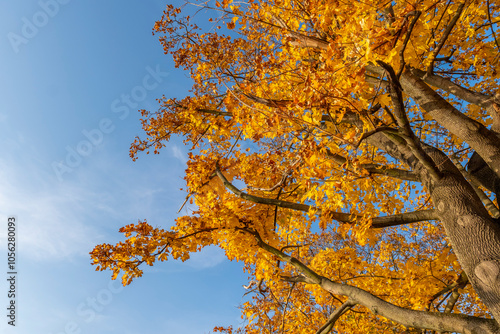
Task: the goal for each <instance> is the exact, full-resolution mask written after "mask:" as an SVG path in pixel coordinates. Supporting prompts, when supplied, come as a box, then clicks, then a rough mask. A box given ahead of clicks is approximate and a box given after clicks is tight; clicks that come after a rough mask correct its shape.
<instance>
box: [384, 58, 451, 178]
mask: <svg viewBox="0 0 500 334" xmlns="http://www.w3.org/2000/svg"><path fill="white" fill-rule="evenodd" d="M377 63H378V64H379V65H380V66H382V67H383V68H384V69H385V71H386V72H387V77H388V79H389V91H390V95H391V100H392V104H393V106H394V116H395V117H396V120H397V122H398V125H399V127H400V128H401V131H402V133H403V134H404V138H405V140H406V143H407V144H408V146H409V147H410V149H411V151H412V152H413V154H414V155H415V157H416V158H417V159H418V160H419V161H420V163H421V164H422V165H423V166H424V167H425V168H426V169H427V171H428V172H429V175H430V176H431V177H432V178H433V179H434V181H438V180H439V179H441V177H442V173H441V172H440V171H439V169H438V168H437V167H436V164H435V163H434V161H433V160H432V159H431V157H430V156H429V155H428V154H427V153H426V152H425V151H424V150H423V148H422V145H421V144H420V140H419V139H418V138H417V137H416V136H415V134H414V133H413V130H412V128H411V126H410V122H409V121H408V118H407V116H406V112H405V107H404V104H403V93H402V90H403V88H402V87H401V85H400V84H399V80H398V78H397V76H396V73H395V72H394V69H393V68H392V67H391V66H390V65H388V64H386V63H384V62H382V61H377Z"/></svg>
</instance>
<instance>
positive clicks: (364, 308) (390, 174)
mask: <svg viewBox="0 0 500 334" xmlns="http://www.w3.org/2000/svg"><path fill="white" fill-rule="evenodd" d="M191 5H192V6H193V5H194V8H199V9H200V10H203V11H206V10H208V11H209V12H210V13H212V14H213V15H212V18H210V20H209V22H200V20H199V19H197V20H194V19H193V18H192V17H190V16H187V15H186V14H184V11H189V8H193V7H186V8H184V9H182V10H181V9H179V8H175V7H173V6H171V5H169V6H168V7H167V9H166V11H165V12H164V15H163V17H162V18H161V20H159V21H158V22H157V23H156V25H155V27H154V31H155V33H156V34H158V35H159V37H160V41H161V43H162V45H163V47H164V50H165V53H166V54H171V55H172V56H173V58H174V60H175V63H176V66H177V67H180V68H183V69H185V70H186V71H188V72H189V74H190V76H191V78H192V80H193V87H192V90H191V95H190V96H188V97H186V98H184V99H171V98H167V97H165V98H163V99H162V100H160V108H159V110H158V111H156V112H149V111H145V110H142V111H141V112H142V115H143V120H142V125H143V128H144V130H145V132H146V138H145V139H140V138H137V139H136V141H135V142H134V143H133V144H132V148H131V157H132V158H133V159H137V155H138V154H139V153H140V152H142V151H147V152H148V151H149V150H150V149H153V150H154V152H155V153H159V152H160V149H161V148H162V147H164V146H165V145H167V143H168V140H169V138H170V136H171V135H181V136H183V138H184V140H185V143H186V145H187V146H188V147H190V149H191V153H190V154H189V161H188V163H187V170H186V176H185V181H186V184H187V198H186V201H190V202H191V203H192V204H194V206H195V207H196V209H195V211H194V212H192V213H191V214H189V215H186V216H182V217H180V218H178V219H177V220H176V224H175V225H174V226H173V227H172V228H171V229H169V230H163V229H159V228H153V227H152V226H150V225H148V224H147V223H146V222H139V223H138V224H135V225H128V226H126V227H124V228H122V229H121V232H123V233H124V234H125V237H126V240H125V241H124V242H120V243H118V244H117V245H99V246H97V247H96V248H95V249H94V251H93V252H92V253H91V256H92V258H93V261H94V264H95V265H96V266H97V268H96V269H97V270H105V269H111V270H112V271H113V279H115V278H117V276H118V275H119V274H120V272H122V273H123V276H122V280H123V283H124V285H125V284H129V283H130V282H131V281H132V279H133V278H135V277H140V276H141V275H142V271H141V270H140V268H139V265H141V264H142V263H146V264H148V265H153V263H154V262H155V261H156V260H159V261H165V260H167V259H168V258H173V259H181V260H186V259H188V258H189V254H190V253H192V252H196V251H199V250H201V249H202V248H203V247H205V246H209V245H216V246H218V247H220V248H222V249H224V250H225V253H226V255H227V258H228V259H230V260H238V261H242V263H244V267H245V270H246V271H247V272H248V273H249V276H250V280H249V285H248V286H247V291H246V292H247V293H249V294H250V296H251V298H249V299H248V301H247V302H245V303H244V304H243V305H242V314H243V317H244V318H245V319H246V320H247V321H246V323H245V324H244V325H243V326H242V327H241V328H239V329H233V328H231V327H227V328H224V327H216V328H215V329H214V331H215V332H226V333H323V334H325V333H328V332H331V331H334V332H336V333H373V332H390V333H403V332H405V331H406V330H408V328H412V327H419V328H434V329H436V328H438V329H439V328H451V329H452V330H454V331H460V330H456V329H455V328H465V327H432V326H431V325H422V324H421V323H417V322H411V321H410V320H408V321H407V322H404V321H400V320H398V319H399V318H397V317H394V316H392V313H393V312H396V311H387V312H385V311H380V310H382V309H383V307H386V306H387V305H389V304H390V305H391V306H395V307H399V308H402V309H403V308H404V309H405V310H414V311H424V312H425V313H429V314H430V313H433V314H435V312H441V313H443V314H452V313H463V314H466V315H470V316H475V317H490V314H489V312H488V309H487V308H486V307H485V306H484V305H483V303H482V302H481V301H480V298H479V297H478V295H477V294H476V292H475V291H474V289H473V288H472V286H471V285H470V284H468V283H469V282H468V279H467V275H466V274H465V273H464V272H463V271H462V268H461V265H460V264H459V261H458V260H457V257H456V256H455V253H454V251H453V250H452V247H451V245H450V243H449V241H448V239H447V238H446V234H445V231H444V229H443V227H442V225H441V224H440V223H439V219H440V217H439V216H438V214H437V213H436V210H435V209H434V206H435V203H433V200H432V198H431V194H430V192H431V190H432V189H433V187H434V183H433V182H435V181H436V180H438V179H439V178H440V177H441V174H442V173H443V171H442V169H441V165H440V164H439V163H436V161H438V160H437V159H438V158H436V156H435V155H433V153H432V152H433V151H432V150H431V149H430V147H432V148H434V149H435V150H439V152H440V153H439V154H440V156H445V157H446V156H448V157H450V158H453V160H454V161H455V162H456V163H457V166H459V167H460V166H462V165H461V164H460V162H461V161H462V162H463V161H464V160H465V159H468V157H469V156H470V153H472V151H471V150H470V147H469V145H468V143H467V142H466V140H464V138H459V136H457V135H456V133H454V132H453V131H450V127H447V126H443V124H442V122H441V121H440V119H439V118H437V117H434V116H433V115H432V114H431V113H430V112H427V111H426V110H425V108H423V104H422V102H421V101H419V100H418V98H416V97H415V96H410V94H407V93H406V92H405V90H404V89H402V88H401V84H400V82H403V80H406V79H405V75H407V76H408V78H412V77H416V78H418V80H434V81H433V83H430V85H431V86H435V87H436V88H435V89H434V92H435V94H439V95H440V96H442V97H443V98H444V99H445V100H446V101H447V103H449V104H450V105H451V106H453V107H454V108H456V109H458V110H460V111H461V113H462V114H463V115H466V116H467V117H468V118H469V119H472V120H475V121H478V122H480V123H481V124H483V125H484V126H488V125H491V123H492V118H491V117H489V116H488V113H487V111H486V109H485V107H484V105H478V104H473V103H467V102H464V101H463V100H461V98H460V96H458V94H456V92H453V91H452V90H450V89H448V90H446V89H445V88H444V87H443V86H442V85H441V86H439V85H438V84H436V82H438V80H445V81H446V82H450V83H453V84H455V85H457V87H460V88H461V89H465V90H467V89H474V90H475V91H476V92H478V93H480V94H484V95H491V96H493V95H494V94H495V93H496V92H497V90H498V85H499V82H498V78H499V75H500V73H498V61H499V55H500V53H499V50H500V47H499V45H498V42H499V41H498V40H497V37H496V34H495V30H496V28H497V23H498V20H499V11H500V5H499V4H498V3H495V2H491V3H490V2H489V1H470V0H465V1H464V2H457V1H451V0H450V1H444V0H416V1H392V2H388V1H379V0H368V1H340V0H328V1H325V0H305V1H304V0H275V1H273V0H261V1H255V0H249V1H246V2H236V1H232V0H224V1H223V2H222V3H221V2H218V1H215V2H213V3H212V2H200V3H194V4H191ZM203 15H204V13H201V14H198V16H203ZM195 17H196V16H195ZM195 21H196V22H197V24H195V23H194V22H195ZM200 27H201V28H200ZM408 80H409V79H408ZM415 80H416V79H415ZM426 82H428V81H426ZM499 110H500V109H499ZM464 172H465V171H464ZM234 181H238V182H234ZM235 184H241V185H242V186H240V187H237V186H235ZM242 188H244V189H242ZM478 190H479V189H478ZM479 191H480V190H479ZM483 199H484V200H485V201H488V200H489V199H488V197H487V196H484V198H483ZM490 202H491V201H490ZM489 208H490V209H491V210H495V209H496V207H495V206H494V205H490V207H489ZM491 212H492V213H493V214H494V211H491ZM353 289H354V290H353ZM370 298H375V299H370ZM382 302H387V303H388V304H383V303H382ZM387 307H388V306H387ZM399 308H397V309H396V310H402V309H399ZM377 310H379V311H377ZM384 310H385V309H384ZM397 312H399V311H397ZM380 314H381V315H382V316H381V315H380ZM412 315H414V314H413V313H412ZM460 317H461V316H457V317H455V318H453V317H452V318H450V319H462V318H460ZM447 319H448V318H447ZM463 319H465V318H463ZM453 321H455V320H453ZM456 321H458V320H456ZM464 321H465V320H464ZM453 323H454V324H456V322H453ZM488 324H489V323H488ZM450 326H451V325H450ZM457 326H458V325H457ZM460 326H461V325H460Z"/></svg>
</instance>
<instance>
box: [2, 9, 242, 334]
mask: <svg viewBox="0 0 500 334" xmlns="http://www.w3.org/2000/svg"><path fill="white" fill-rule="evenodd" d="M166 4H167V3H166V2H164V1H160V0H148V1H131V0H129V1H117V0H108V1H96V0H86V1H81V0H80V1H79V0H64V1H63V0H41V1H32V0H23V1H7V0H0V6H1V8H0V36H1V38H0V56H1V58H0V59H1V61H0V92H1V93H0V96H1V98H0V129H1V134H0V141H1V150H0V152H1V154H0V189H1V190H0V219H1V220H2V223H1V224H0V254H1V255H0V261H1V262H0V263H2V264H1V265H0V267H1V268H4V269H3V270H2V275H3V277H5V278H4V279H2V280H0V282H1V283H0V296H1V297H0V305H1V309H3V310H4V311H3V313H2V317H1V318H0V319H2V320H1V321H0V332H1V333H6V334H7V333H17V334H28V333H29V334H32V333H42V334H60V333H68V334H69V333H81V334H83V333H94V334H100V333H126V334H127V333H130V334H135V333H137V334H139V333H141V334H142V333H148V334H155V333H174V334H175V333H187V334H190V333H209V332H210V331H211V329H212V328H213V327H214V326H216V325H237V324H238V323H239V322H240V321H241V320H240V313H239V310H238V309H237V306H238V305H239V304H240V303H241V301H242V299H241V298H242V295H243V293H244V292H245V290H244V289H243V288H242V285H243V284H245V283H246V282H247V277H246V274H244V273H242V271H241V266H240V264H238V263H231V262H228V261H227V260H225V257H224V254H223V252H221V251H220V250H218V249H215V248H210V249H206V250H205V251H203V252H202V253H199V254H196V255H195V256H194V257H193V259H192V260H190V261H187V262H185V263H179V262H167V263H161V264H158V265H156V266H155V267H154V268H152V269H148V270H146V271H145V275H144V276H143V277H142V278H140V279H138V280H136V281H134V282H133V283H132V285H130V286H128V287H125V288H121V287H120V285H119V284H118V282H113V283H110V282H111V281H110V272H95V271H94V268H93V267H92V266H91V265H90V259H89V255H88V252H89V251H91V250H92V248H93V247H94V245H96V244H98V243H103V242H109V243H113V242H116V241H118V240H120V239H121V238H122V236H121V235H120V234H119V233H118V232H117V231H118V229H119V228H120V227H121V226H124V225H126V224H129V223H134V222H136V221H137V220H138V219H147V220H148V221H149V222H150V223H151V224H153V225H161V226H163V227H168V226H170V225H171V224H172V223H173V221H174V219H175V217H176V216H177V213H176V212H177V210H178V209H179V207H180V205H181V204H182V202H183V201H184V197H185V193H184V192H182V191H180V190H179V188H181V187H183V186H184V183H183V179H182V178H183V174H184V168H185V162H186V159H187V150H186V148H185V147H184V146H183V144H182V140H180V139H174V140H172V141H171V143H170V144H169V145H168V147H166V148H165V149H164V150H163V152H162V153H161V154H160V155H147V156H146V155H142V156H141V157H140V158H139V160H138V161H136V162H132V160H131V159H130V158H129V156H128V154H129V146H130V143H131V142H132V141H133V139H134V137H135V136H136V135H142V130H141V129H140V122H139V117H140V115H139V113H138V112H137V110H138V109H149V110H155V109H156V100H155V99H156V98H159V97H161V96H162V95H163V94H165V95H166V96H171V97H183V96H185V95H186V94H188V90H189V88H190V81H189V79H188V78H187V75H186V73H183V72H182V71H180V70H178V69H175V68H174V66H173V63H172V61H171V59H170V58H169V57H168V56H165V55H164V54H163V50H162V48H161V46H160V44H159V42H158V40H157V38H156V37H154V36H152V35H151V29H152V27H153V25H154V22H155V20H157V19H159V18H160V17H161V13H162V10H163V8H164V7H165V5H166ZM178 4H179V3H178ZM174 5H175V3H174ZM184 214H186V211H184ZM11 215H15V216H16V217H17V219H18V231H17V234H18V245H17V246H18V259H17V270H18V277H17V278H18V286H17V293H18V295H17V297H18V298H17V300H16V302H17V304H16V305H17V319H16V325H17V326H16V327H15V328H12V326H9V325H7V317H6V314H7V311H6V307H7V305H8V304H7V303H8V302H9V301H8V298H7V291H8V286H7V281H6V277H7V274H6V272H7V269H6V268H7V257H6V254H7V249H6V248H7V245H6V244H7V242H6V234H7V227H6V225H7V218H8V217H9V216H11Z"/></svg>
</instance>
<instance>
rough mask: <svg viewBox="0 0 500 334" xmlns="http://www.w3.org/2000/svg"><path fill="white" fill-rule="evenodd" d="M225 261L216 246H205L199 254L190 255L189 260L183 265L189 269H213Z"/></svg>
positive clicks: (222, 253)
mask: <svg viewBox="0 0 500 334" xmlns="http://www.w3.org/2000/svg"><path fill="white" fill-rule="evenodd" d="M226 259H227V258H226V255H225V254H224V251H223V250H222V249H220V248H218V247H216V246H207V247H205V248H203V249H202V250H201V251H200V252H197V253H193V254H191V257H190V259H189V260H187V261H186V262H185V263H186V265H188V266H189V267H191V268H194V269H200V270H202V269H207V268H211V267H215V266H217V265H218V264H220V263H222V262H223V261H224V260H226Z"/></svg>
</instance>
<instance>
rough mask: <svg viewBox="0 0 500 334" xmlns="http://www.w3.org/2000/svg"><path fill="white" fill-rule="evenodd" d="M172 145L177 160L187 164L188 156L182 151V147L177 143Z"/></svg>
mask: <svg viewBox="0 0 500 334" xmlns="http://www.w3.org/2000/svg"><path fill="white" fill-rule="evenodd" d="M170 147H171V149H172V155H173V156H174V158H176V159H177V160H179V161H180V162H182V163H183V164H186V162H187V157H186V155H185V154H184V152H183V151H182V149H181V148H180V147H179V146H177V145H175V144H172V145H170Z"/></svg>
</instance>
